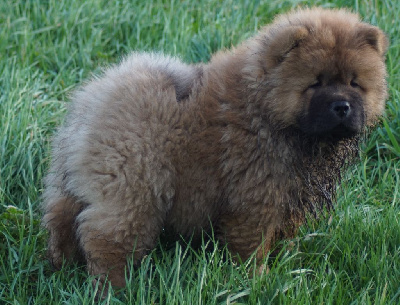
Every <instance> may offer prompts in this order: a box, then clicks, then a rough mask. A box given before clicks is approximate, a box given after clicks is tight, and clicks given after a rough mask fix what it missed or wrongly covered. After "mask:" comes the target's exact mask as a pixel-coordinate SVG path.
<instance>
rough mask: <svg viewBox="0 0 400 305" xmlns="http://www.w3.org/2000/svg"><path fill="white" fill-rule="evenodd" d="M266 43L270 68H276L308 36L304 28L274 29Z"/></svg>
mask: <svg viewBox="0 0 400 305" xmlns="http://www.w3.org/2000/svg"><path fill="white" fill-rule="evenodd" d="M268 34H269V35H267V37H266V41H265V45H266V49H267V54H266V55H267V57H268V61H269V62H268V63H267V64H268V66H275V65H277V64H279V63H281V62H282V61H284V59H285V57H286V56H287V55H288V54H289V53H290V51H292V50H293V49H294V48H296V47H297V46H298V45H299V43H300V42H301V41H302V40H303V39H305V38H306V37H307V36H308V34H309V33H308V30H307V29H306V28H305V27H304V26H300V25H299V26H289V27H287V26H286V27H281V28H280V27H279V26H278V27H276V28H272V29H271V30H270V32H269V33H268Z"/></svg>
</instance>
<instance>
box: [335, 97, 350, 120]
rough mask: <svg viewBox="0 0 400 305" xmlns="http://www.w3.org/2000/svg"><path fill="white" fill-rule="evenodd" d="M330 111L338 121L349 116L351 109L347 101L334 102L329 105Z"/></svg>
mask: <svg viewBox="0 0 400 305" xmlns="http://www.w3.org/2000/svg"><path fill="white" fill-rule="evenodd" d="M331 111H332V112H333V113H334V115H335V116H337V117H338V118H340V119H344V118H346V117H348V116H349V115H350V112H351V107H350V103H349V102H348V101H336V102H333V103H332V105H331Z"/></svg>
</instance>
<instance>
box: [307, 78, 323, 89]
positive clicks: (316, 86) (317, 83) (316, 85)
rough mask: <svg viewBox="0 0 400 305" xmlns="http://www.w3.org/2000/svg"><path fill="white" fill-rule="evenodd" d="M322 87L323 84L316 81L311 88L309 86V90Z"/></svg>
mask: <svg viewBox="0 0 400 305" xmlns="http://www.w3.org/2000/svg"><path fill="white" fill-rule="evenodd" d="M321 86H322V82H321V81H320V80H317V81H315V82H314V83H313V84H311V85H310V86H308V88H313V89H315V88H318V87H321Z"/></svg>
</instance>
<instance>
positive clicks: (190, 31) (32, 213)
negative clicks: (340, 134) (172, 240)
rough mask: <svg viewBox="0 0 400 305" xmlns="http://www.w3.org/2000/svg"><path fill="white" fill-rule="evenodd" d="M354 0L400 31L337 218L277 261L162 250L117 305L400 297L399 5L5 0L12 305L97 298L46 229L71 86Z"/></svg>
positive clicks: (4, 292) (0, 295) (8, 286)
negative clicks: (55, 137) (127, 61)
mask: <svg viewBox="0 0 400 305" xmlns="http://www.w3.org/2000/svg"><path fill="white" fill-rule="evenodd" d="M305 3H312V4H313V5H322V6H325V7H350V8H352V9H353V10H356V11H358V12H360V13H361V15H362V16H363V18H364V19H365V20H367V21H369V22H372V23H374V24H376V25H378V26H380V27H381V28H382V29H383V30H385V31H386V32H387V33H388V35H389V36H390V39H391V47H390V50H389V53H388V57H387V66H388V71H389V77H388V82H389V89H390V98H389V101H388V104H387V113H386V116H385V119H384V120H383V122H382V124H381V125H380V126H379V127H378V128H377V129H376V130H374V131H372V133H371V135H370V137H369V138H368V140H367V141H366V143H365V144H364V146H363V153H362V154H361V159H360V161H359V162H357V164H356V165H355V166H354V167H352V168H351V169H350V170H349V172H348V173H347V175H346V179H345V181H344V182H343V184H342V187H341V188H340V191H339V194H338V203H337V206H336V211H335V212H334V213H333V215H332V217H331V218H329V219H326V220H321V221H312V222H310V223H309V224H308V225H306V226H303V227H302V228H301V230H300V232H299V234H298V236H297V237H296V238H295V239H294V240H292V241H284V242H283V243H282V246H283V248H282V250H281V251H280V252H279V255H277V256H276V257H274V258H272V257H271V258H268V263H269V268H270V270H269V272H268V273H263V275H255V274H253V271H252V270H254V269H255V268H253V267H254V261H253V260H249V261H247V262H243V263H241V264H237V263H234V262H232V260H231V258H230V255H229V253H228V252H227V251H226V249H225V248H224V247H222V246H221V245H214V243H212V242H211V245H208V246H206V245H204V247H202V248H201V249H199V250H193V249H192V248H191V247H190V246H182V245H179V244H176V245H175V246H173V247H172V248H171V249H169V248H163V245H160V246H159V247H158V248H157V249H156V250H154V251H153V252H152V253H150V254H149V255H148V256H147V257H146V258H145V259H144V261H143V263H142V265H141V267H140V268H139V269H137V270H135V271H134V273H133V276H132V278H129V279H128V285H127V288H126V289H122V290H120V291H112V292H111V293H110V294H109V295H108V296H107V298H106V299H105V300H104V301H103V303H107V304H126V303H128V304H129V303H131V304H399V303H400V191H399V188H400V88H399V79H400V69H399V67H400V37H399V34H398V33H399V29H400V21H399V18H398V16H399V15H400V3H399V2H398V1H396V0H385V1H373V0H354V1H346V0H336V1H317V0H314V1H301V0H290V1H289V0H287V1H278V0H272V1H251V0H237V1H234V0H227V1H218V0H202V1H188V0H185V1H184V0H182V1H181V0H170V1H165V0H150V1H141V0H136V1H135V0H131V1H128V0H121V1H115V2H114V1H104V0H88V1H84V2H82V1H78V0H58V1H56V0H48V1H40V0H16V1H12V2H7V1H1V2H0V25H1V26H0V54H1V55H0V71H2V74H1V76H0V122H1V123H0V304H94V303H96V302H95V301H94V299H93V289H95V288H93V287H92V286H91V278H90V277H88V276H87V275H86V272H85V269H84V267H80V266H65V267H64V268H63V269H62V270H61V271H57V272H54V271H53V270H52V269H51V267H50V265H49V263H48V262H47V261H46V259H45V251H46V232H45V231H44V230H43V229H42V228H41V227H40V212H39V203H40V194H41V191H42V188H43V184H42V178H43V175H44V174H45V172H46V169H47V166H48V163H49V142H50V140H51V135H52V133H53V132H54V130H55V128H56V126H58V125H59V124H60V123H61V122H62V120H63V117H64V115H65V101H68V94H69V93H70V92H71V90H72V89H73V88H75V87H76V86H77V85H78V84H79V83H81V82H82V81H83V80H84V79H86V78H87V77H89V76H90V73H92V71H95V72H96V71H98V69H99V67H100V66H102V65H106V64H111V63H114V62H117V61H118V60H119V59H120V58H121V57H122V56H124V54H127V53H128V52H130V51H132V50H144V51H150V50H156V51H162V52H165V53H168V54H173V55H178V56H180V57H181V58H183V59H184V60H185V61H188V62H199V61H207V60H208V59H209V58H210V54H212V53H213V52H214V51H216V50H218V49H221V48H225V47H229V46H230V45H232V44H236V43H237V42H239V41H241V40H243V39H245V38H246V37H248V36H250V35H251V34H252V33H254V32H255V31H256V29H257V28H259V27H260V26H261V25H262V24H265V23H267V22H269V21H271V19H272V18H273V16H274V15H275V14H277V13H279V12H284V11H287V10H289V9H290V8H292V7H295V6H297V5H303V4H305Z"/></svg>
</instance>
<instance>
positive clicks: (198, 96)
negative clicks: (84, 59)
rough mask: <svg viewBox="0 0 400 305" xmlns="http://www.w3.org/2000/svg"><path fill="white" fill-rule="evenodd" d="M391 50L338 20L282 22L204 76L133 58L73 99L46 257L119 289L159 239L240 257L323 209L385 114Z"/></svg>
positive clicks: (52, 177)
mask: <svg viewBox="0 0 400 305" xmlns="http://www.w3.org/2000/svg"><path fill="white" fill-rule="evenodd" d="M386 48H387V40H386V37H385V36H384V34H383V33H382V32H381V31H380V30H379V29H378V28H376V27H373V26H371V25H368V24H365V23H362V22H360V20H359V18H358V16H356V15H354V14H352V13H350V12H348V11H345V10H323V9H306V10H299V11H295V12H292V13H289V14H287V15H282V16H280V17H278V18H277V19H276V20H275V21H274V23H272V24H271V25H270V26H267V27H265V28H263V29H261V30H260V32H259V33H258V34H257V35H256V36H255V37H254V38H252V39H249V40H247V41H244V42H243V43H242V44H241V45H239V46H238V47H237V48H234V49H232V50H228V51H221V52H219V53H217V54H215V55H214V56H213V57H212V59H211V61H210V62H209V63H207V64H204V65H203V64H200V65H187V64H184V63H182V62H181V61H179V60H178V59H175V58H171V57H166V56H163V55H158V54H142V53H134V54H132V55H130V56H128V57H127V58H126V59H124V60H123V61H122V62H121V63H120V64H119V65H117V66H114V67H111V68H109V69H107V70H106V71H105V72H104V73H103V75H101V76H99V77H97V78H94V79H92V80H91V81H90V82H88V83H87V84H85V85H84V86H83V87H81V88H80V89H79V90H78V91H76V92H75V94H74V95H73V97H72V102H71V105H70V109H69V114H68V116H67V119H66V122H65V124H64V125H63V126H62V127H61V128H60V129H59V131H58V133H57V135H56V137H55V139H54V145H53V155H52V163H51V168H50V171H49V174H48V176H47V178H46V189H45V193H44V204H43V210H44V217H43V222H44V224H45V226H46V228H47V229H48V230H49V232H50V237H49V255H50V258H51V260H52V262H53V264H54V265H55V266H57V267H60V266H61V264H62V259H63V258H65V259H67V260H83V261H85V262H86V263H87V265H88V270H89V273H90V274H93V275H106V274H108V276H109V279H110V280H111V282H112V284H114V285H117V286H123V285H124V283H125V280H124V268H125V266H126V261H127V258H129V257H131V255H133V257H134V262H135V263H136V264H139V263H140V261H141V259H142V258H143V256H144V255H145V254H146V253H147V252H148V251H149V250H150V249H152V248H154V247H155V245H156V243H157V240H158V237H159V235H160V233H161V232H162V231H163V230H165V231H167V232H173V233H174V234H176V235H182V236H184V237H188V238H190V237H192V236H194V238H196V237H197V236H199V235H200V234H201V231H202V230H205V231H207V230H210V226H211V225H212V226H213V228H214V231H215V233H216V236H217V238H218V239H220V240H221V241H222V242H224V243H227V244H228V248H229V249H230V250H231V251H232V252H233V253H234V254H238V255H239V256H240V257H241V258H242V259H246V258H248V257H249V256H250V255H251V254H252V253H254V251H257V252H256V256H257V257H262V256H263V255H264V254H265V253H266V252H267V251H269V250H270V248H271V246H272V244H273V242H274V241H276V240H277V239H281V238H287V237H291V236H293V234H294V232H295V229H296V228H297V227H298V226H299V225H300V224H301V223H302V222H303V221H304V219H305V216H306V214H307V213H312V214H315V213H318V211H319V210H320V209H322V208H324V207H328V208H329V207H330V206H331V204H332V198H333V196H334V192H335V185H336V183H337V182H338V181H339V180H340V172H341V169H342V168H343V166H344V165H345V164H346V163H347V162H348V161H349V160H351V159H352V158H353V157H354V155H355V154H356V152H357V144H358V143H357V142H358V138H359V135H360V134H362V133H363V132H364V130H365V127H366V126H371V125H373V124H374V123H375V122H376V120H377V119H378V117H379V116H380V115H381V114H382V112H383V110H384V107H385V98H386V83H385V76H386V72H385V64H384V55H385V51H386Z"/></svg>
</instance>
